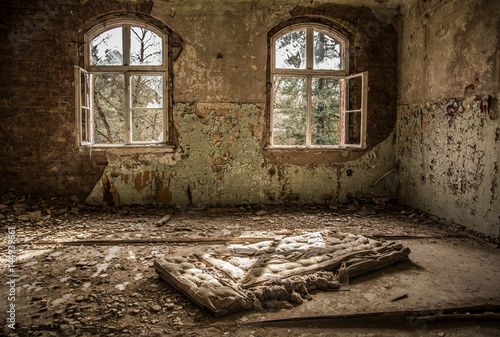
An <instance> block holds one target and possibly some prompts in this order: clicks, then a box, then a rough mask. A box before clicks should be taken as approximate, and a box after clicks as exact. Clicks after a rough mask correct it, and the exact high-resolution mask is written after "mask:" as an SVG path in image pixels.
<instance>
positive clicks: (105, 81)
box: [94, 74, 125, 144]
mask: <svg viewBox="0 0 500 337" xmlns="http://www.w3.org/2000/svg"><path fill="white" fill-rule="evenodd" d="M123 88H124V75H123V74H94V125H95V131H94V142H95V144H124V143H125V93H124V89H123Z"/></svg>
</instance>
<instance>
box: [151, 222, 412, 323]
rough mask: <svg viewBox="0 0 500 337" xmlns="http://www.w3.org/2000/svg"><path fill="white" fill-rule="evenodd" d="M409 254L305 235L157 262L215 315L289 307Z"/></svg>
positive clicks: (357, 240) (348, 237)
mask: <svg viewBox="0 0 500 337" xmlns="http://www.w3.org/2000/svg"><path fill="white" fill-rule="evenodd" d="M409 253H410V250H409V249H408V248H405V247H403V245H401V244H396V243H393V242H390V243H382V242H380V241H377V240H373V239H369V238H366V237H364V236H362V235H355V234H343V233H335V232H329V231H325V232H313V233H304V234H302V235H297V236H293V237H283V238H276V239H275V240H269V241H263V242H258V243H252V244H233V245H230V246H226V247H225V248H223V249H219V250H217V251H214V252H210V253H208V252H207V253H205V254H194V255H192V256H182V257H172V258H168V259H163V258H160V259H156V261H155V264H154V267H155V270H156V272H157V273H158V274H159V275H160V277H161V278H163V279H164V280H165V281H167V282H168V283H169V284H170V285H172V286H173V287H174V288H176V289H177V290H179V291H180V292H182V293H183V294H185V295H186V296H187V297H188V298H189V299H190V300H191V301H193V302H194V303H196V304H197V305H199V306H201V307H203V308H206V309H208V310H209V311H210V312H211V313H212V314H213V315H215V316H217V317H218V316H225V315H228V314H232V313H236V312H238V311H242V310H252V309H263V308H275V309H276V308H291V307H292V305H293V304H295V305H298V304H301V303H302V302H303V298H306V299H310V295H309V291H313V290H338V289H339V288H340V287H341V282H343V283H344V284H345V285H347V284H346V283H348V280H349V277H354V276H358V275H361V274H364V273H366V272H370V271H373V270H377V269H380V268H384V267H387V266H389V265H392V264H394V263H395V262H397V261H400V260H404V259H406V258H407V257H408V255H409Z"/></svg>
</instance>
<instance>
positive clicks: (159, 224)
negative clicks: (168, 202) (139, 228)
mask: <svg viewBox="0 0 500 337" xmlns="http://www.w3.org/2000/svg"><path fill="white" fill-rule="evenodd" d="M171 218H172V214H167V215H165V216H164V217H163V218H161V219H160V220H158V222H157V223H156V226H158V227H160V226H163V225H164V224H166V223H167V222H169V221H170V219H171Z"/></svg>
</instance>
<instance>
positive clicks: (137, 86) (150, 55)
mask: <svg viewBox="0 0 500 337" xmlns="http://www.w3.org/2000/svg"><path fill="white" fill-rule="evenodd" d="M167 37H168V36H167V34H165V33H164V32H163V31H162V30H159V29H158V28H155V27H153V26H151V25H148V24H145V23H142V22H140V21H138V20H133V19H117V20H110V21H109V22H106V23H102V24H99V25H97V26H96V27H94V28H92V29H91V30H90V31H88V32H87V33H86V34H85V54H84V55H85V56H84V65H85V66H84V68H83V69H82V68H80V67H78V66H76V67H75V90H76V123H77V130H78V132H77V137H76V138H77V146H79V147H82V146H96V147H103V148H106V147H122V146H124V147H126V146H133V147H141V146H149V145H165V144H168V142H169V141H170V139H169V133H168V128H169V125H168V123H169V104H168V103H169V102H168V84H167V82H168V72H167V64H168V53H167V52H166V51H167V50H168V45H167V41H168V39H167Z"/></svg>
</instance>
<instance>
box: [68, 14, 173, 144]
mask: <svg viewBox="0 0 500 337" xmlns="http://www.w3.org/2000/svg"><path fill="white" fill-rule="evenodd" d="M118 27H121V28H122V48H123V64H124V65H91V64H90V60H91V47H90V45H91V43H92V41H93V40H94V39H95V38H96V37H97V36H99V35H100V34H102V33H104V32H106V31H108V30H111V29H114V28H118ZM131 27H140V28H145V29H148V30H150V31H152V32H153V33H155V34H157V35H158V36H159V37H160V38H161V39H162V46H161V48H162V58H161V60H162V64H161V65H130V55H131V53H130V50H131V49H130V44H131ZM168 37H169V36H168V34H167V33H165V32H163V31H162V30H160V29H158V28H157V27H155V26H153V25H151V24H148V23H145V22H143V21H140V20H136V19H113V20H108V21H106V22H103V23H100V24H98V25H96V26H94V27H92V28H91V29H89V30H88V31H87V32H86V34H85V35H84V48H83V49H84V57H83V65H84V67H83V68H81V67H79V66H75V91H76V123H77V130H78V133H77V137H76V138H77V139H76V142H77V147H79V148H82V147H89V146H90V147H93V148H134V147H158V146H165V145H171V135H170V133H169V132H168V131H169V128H170V125H169V123H170V121H169V105H170V97H169V86H168V83H169V81H170V79H169V72H168V70H169V45H168V42H169V41H168ZM127 64H128V65H127ZM82 74H86V75H88V76H89V77H90V87H92V83H93V75H94V74H122V75H123V76H124V88H123V90H124V99H125V111H124V112H125V129H124V130H123V132H124V140H125V142H124V143H123V144H95V143H94V137H93V134H94V132H95V130H94V128H95V126H94V124H93V97H90V107H85V106H82V96H81V95H82V81H81V79H82ZM133 75H144V76H163V81H162V84H163V86H162V90H163V92H162V108H161V109H162V110H163V113H162V117H163V121H162V122H163V123H162V135H163V140H162V141H156V142H151V141H133V140H132V139H133V135H132V119H133V118H132V112H133V108H132V104H131V98H132V97H131V91H130V89H131V81H130V78H131V77H132V76H133ZM89 90H91V92H93V91H92V90H93V89H91V88H90V89H89ZM82 109H87V110H88V111H89V115H90V117H87V121H90V123H92V124H90V125H91V128H90V130H83V124H82V119H83V117H82V116H83V114H82ZM156 109H157V108H156ZM87 129H88V126H87ZM84 132H86V133H87V134H88V135H89V136H90V142H86V141H85V140H84V139H83V133H84Z"/></svg>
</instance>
